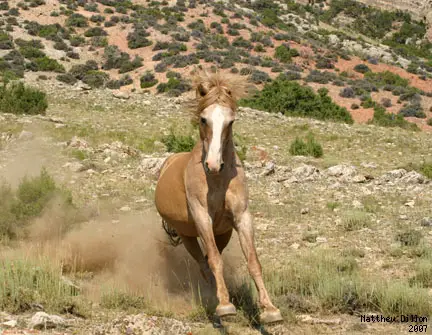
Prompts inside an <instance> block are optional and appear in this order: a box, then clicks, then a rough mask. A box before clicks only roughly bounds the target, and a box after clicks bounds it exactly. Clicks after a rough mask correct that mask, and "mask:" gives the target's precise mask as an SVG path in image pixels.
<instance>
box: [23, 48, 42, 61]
mask: <svg viewBox="0 0 432 335" xmlns="http://www.w3.org/2000/svg"><path fill="white" fill-rule="evenodd" d="M19 52H20V53H21V55H23V56H24V57H25V58H27V59H32V58H42V57H46V55H45V53H44V52H43V51H42V50H40V49H38V48H35V47H31V46H23V47H20V48H19Z"/></svg>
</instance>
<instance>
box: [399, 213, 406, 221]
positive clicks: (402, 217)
mask: <svg viewBox="0 0 432 335" xmlns="http://www.w3.org/2000/svg"><path fill="white" fill-rule="evenodd" d="M399 219H401V220H408V215H405V214H401V215H399Z"/></svg>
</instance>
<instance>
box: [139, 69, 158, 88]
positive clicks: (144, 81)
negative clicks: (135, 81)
mask: <svg viewBox="0 0 432 335" xmlns="http://www.w3.org/2000/svg"><path fill="white" fill-rule="evenodd" d="M157 82H158V81H157V79H156V78H155V76H154V74H153V73H152V72H150V71H146V73H144V74H143V75H142V76H141V78H140V83H141V88H148V87H152V86H154V85H156V84H157Z"/></svg>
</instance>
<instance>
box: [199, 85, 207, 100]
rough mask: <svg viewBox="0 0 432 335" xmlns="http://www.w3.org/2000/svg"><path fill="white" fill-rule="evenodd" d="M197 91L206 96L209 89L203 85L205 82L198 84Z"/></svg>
mask: <svg viewBox="0 0 432 335" xmlns="http://www.w3.org/2000/svg"><path fill="white" fill-rule="evenodd" d="M197 93H198V94H199V95H200V96H201V97H204V96H205V95H206V94H207V93H208V91H207V90H206V89H205V87H204V86H203V84H199V85H198V86H197Z"/></svg>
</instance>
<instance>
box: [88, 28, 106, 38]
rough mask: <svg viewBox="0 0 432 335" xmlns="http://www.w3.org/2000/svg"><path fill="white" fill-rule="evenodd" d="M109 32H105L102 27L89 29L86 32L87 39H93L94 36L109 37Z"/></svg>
mask: <svg viewBox="0 0 432 335" xmlns="http://www.w3.org/2000/svg"><path fill="white" fill-rule="evenodd" d="M107 35H108V34H107V32H106V31H105V30H103V29H102V28H101V27H93V28H89V29H87V30H86V31H85V32H84V36H85V37H93V36H107Z"/></svg>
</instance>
